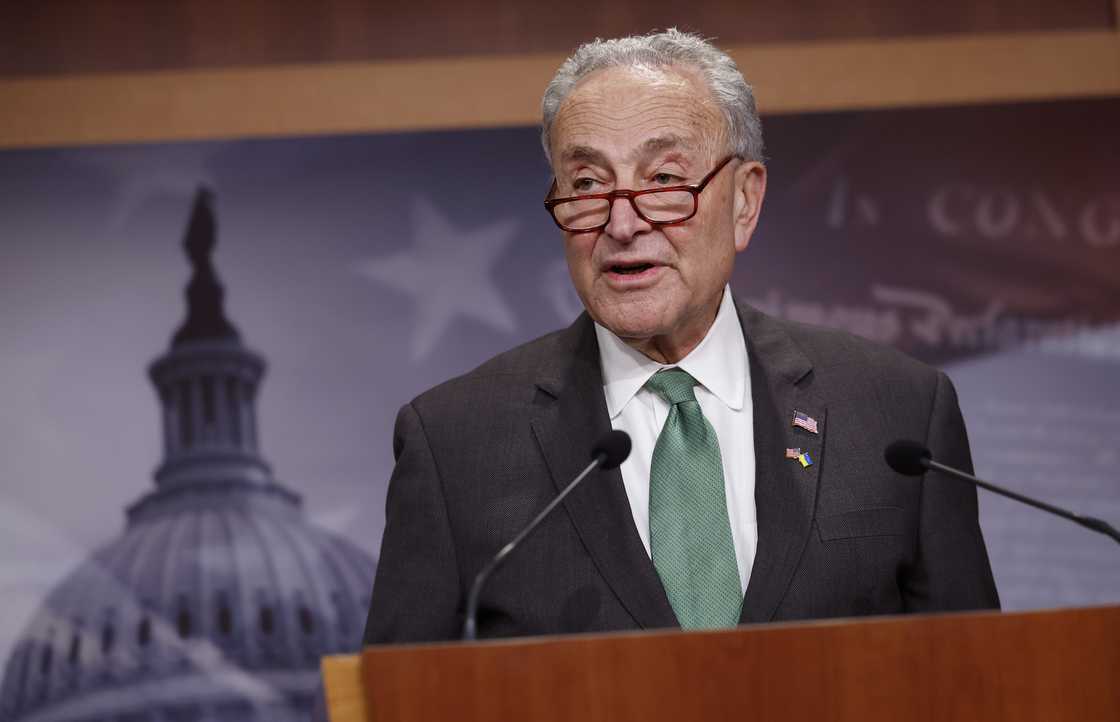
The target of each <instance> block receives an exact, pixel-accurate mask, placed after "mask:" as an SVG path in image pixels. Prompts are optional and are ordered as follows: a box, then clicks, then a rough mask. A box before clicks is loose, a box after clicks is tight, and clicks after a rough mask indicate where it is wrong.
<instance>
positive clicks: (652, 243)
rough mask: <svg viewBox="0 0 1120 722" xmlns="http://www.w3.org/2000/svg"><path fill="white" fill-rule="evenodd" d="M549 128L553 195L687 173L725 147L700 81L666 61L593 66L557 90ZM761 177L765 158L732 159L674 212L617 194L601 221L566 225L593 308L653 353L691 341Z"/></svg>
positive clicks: (712, 301)
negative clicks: (692, 204)
mask: <svg viewBox="0 0 1120 722" xmlns="http://www.w3.org/2000/svg"><path fill="white" fill-rule="evenodd" d="M551 138H552V140H551V143H552V147H551V151H552V158H553V171H554V172H555V175H556V190H555V193H554V195H555V196H556V197H564V196H572V195H581V194H586V193H605V192H608V191H611V190H616V189H622V188H626V189H633V190H640V189H646V188H655V187H658V186H670V185H685V184H693V183H696V182H698V181H699V180H700V179H702V178H703V177H704V176H705V175H707V174H708V172H709V171H710V170H712V169H713V168H714V167H715V166H716V164H717V163H718V162H719V161H720V160H722V159H723V157H725V155H726V148H727V147H728V143H727V139H726V133H725V130H724V123H723V119H722V116H721V115H720V114H719V111H718V109H717V108H716V107H715V105H714V101H713V100H712V98H711V95H710V92H709V91H708V90H707V88H706V86H705V85H704V84H703V81H702V80H701V79H700V78H699V77H698V76H696V75H695V73H694V72H693V71H692V70H690V69H675V68H655V69H650V68H609V69H606V70H600V71H597V72H595V73H593V74H591V75H590V76H588V77H587V78H585V79H584V80H583V81H582V82H581V83H580V84H579V85H578V86H577V87H576V89H575V90H574V91H572V93H571V94H570V95H569V96H568V97H567V98H566V99H565V100H564V103H563V104H562V105H561V107H560V111H559V113H558V114H557V118H556V121H555V123H554V126H553V130H552V136H551ZM765 181H766V174H765V168H763V166H761V165H760V164H758V163H748V162H745V161H742V160H738V159H736V160H733V161H732V162H731V163H730V164H728V165H727V166H726V167H724V168H723V169H722V170H721V171H720V172H719V173H718V174H717V175H716V176H715V177H714V178H713V179H712V180H711V182H710V183H709V184H708V186H707V187H706V188H705V190H704V192H703V193H701V194H700V197H699V206H698V209H697V212H696V215H695V216H693V217H692V218H691V219H689V220H688V221H685V222H684V223H681V224H679V225H671V226H653V225H651V224H649V223H647V222H646V221H643V220H642V219H641V218H640V217H639V216H638V215H637V214H636V213H635V212H634V208H633V206H632V205H631V204H630V202H629V200H627V199H624V198H623V199H617V200H615V201H614V203H613V206H612V208H611V216H610V222H609V223H608V224H607V226H606V228H604V229H602V230H600V231H592V232H585V233H565V234H564V244H565V252H566V256H567V260H568V269H569V271H570V272H571V276H572V282H573V284H574V285H575V288H576V291H577V292H578V293H579V296H580V298H581V299H582V300H583V305H584V306H585V307H586V308H587V311H588V313H589V314H590V315H591V317H592V318H594V319H595V320H596V321H598V322H599V323H601V324H602V325H604V326H606V327H607V328H608V329H610V330H611V331H612V332H614V333H615V334H616V335H618V336H619V337H621V338H623V339H626V340H627V341H628V342H631V343H632V344H634V345H636V346H638V347H639V348H642V347H643V346H644V345H648V344H652V345H653V346H655V347H658V348H661V350H662V351H664V352H665V353H653V354H649V352H648V351H646V352H647V354H648V355H651V356H653V357H655V358H656V357H658V356H662V355H664V356H669V357H671V356H673V355H675V354H674V352H673V350H674V349H675V350H676V351H681V352H683V353H687V352H688V351H689V350H691V348H692V347H693V346H695V345H696V343H698V342H699V341H700V340H701V339H702V338H703V336H704V334H705V333H707V329H708V328H709V326H710V325H711V322H712V320H713V319H714V318H715V313H716V310H717V309H718V307H719V301H720V298H721V296H722V292H723V287H724V285H725V284H726V283H727V282H728V280H729V279H730V277H731V269H732V266H733V263H734V258H735V254H736V253H737V252H738V251H742V250H744V249H745V248H746V247H747V243H748V242H749V239H750V235H751V232H753V230H754V226H755V223H756V222H757V216H758V211H759V209H760V208H761V205H762V196H763V194H764V192H765ZM643 350H646V349H645V348H643ZM682 355H683V354H682ZM668 360H670V361H673V360H677V359H673V358H669V359H668Z"/></svg>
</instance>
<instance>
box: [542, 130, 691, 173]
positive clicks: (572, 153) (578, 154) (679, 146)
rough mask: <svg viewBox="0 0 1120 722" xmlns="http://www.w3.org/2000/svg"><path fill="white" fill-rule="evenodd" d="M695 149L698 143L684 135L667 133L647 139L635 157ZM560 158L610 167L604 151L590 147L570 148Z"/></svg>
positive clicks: (569, 161)
mask: <svg viewBox="0 0 1120 722" xmlns="http://www.w3.org/2000/svg"><path fill="white" fill-rule="evenodd" d="M695 149H696V143H695V142H693V141H692V140H690V139H688V138H685V137H684V136H682V135H677V134H676V133H666V134H665V135H658V136H654V137H653V138H647V139H646V140H645V141H643V142H642V144H641V145H640V146H638V148H637V149H636V150H635V152H634V155H635V156H637V157H640V158H649V157H650V156H654V155H657V154H658V153H664V152H665V151H670V150H678V151H692V150H695ZM560 158H561V159H562V161H563V162H566V163H588V164H591V165H600V166H609V165H610V161H609V160H608V158H607V156H606V155H605V154H604V153H603V152H602V151H600V150H597V149H596V148H593V147H592V146H589V145H572V146H568V147H567V148H565V149H564V150H563V151H562V152H561V153H560Z"/></svg>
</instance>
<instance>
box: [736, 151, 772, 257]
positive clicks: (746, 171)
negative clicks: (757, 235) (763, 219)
mask: <svg viewBox="0 0 1120 722" xmlns="http://www.w3.org/2000/svg"><path fill="white" fill-rule="evenodd" d="M732 182H733V183H734V186H733V187H732V189H731V192H732V193H733V194H734V198H733V203H732V213H733V214H734V217H733V218H732V223H734V224H735V228H734V230H735V251H736V252H738V253H741V252H742V251H745V250H747V244H749V243H750V242H751V236H752V235H754V229H755V227H756V226H758V217H759V215H760V214H761V213H762V199H763V198H764V197H765V196H766V166H764V165H762V164H761V163H759V162H758V161H753V160H752V161H747V162H745V163H742V164H741V165H739V166H738V167H737V168H735V175H734V180H733V181H732Z"/></svg>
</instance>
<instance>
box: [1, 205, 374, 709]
mask: <svg viewBox="0 0 1120 722" xmlns="http://www.w3.org/2000/svg"><path fill="white" fill-rule="evenodd" d="M211 206H212V196H211V194H210V193H209V191H206V190H200V191H199V192H198V195H197V197H196V199H195V203H194V208H193V211H192V214H191V220H190V223H189V226H188V229H187V234H186V238H185V241H184V246H185V248H186V251H187V255H188V257H189V258H190V261H191V265H192V266H193V269H194V273H193V276H192V278H191V280H190V283H189V285H188V286H187V302H188V304H187V306H188V308H187V318H186V321H185V322H184V323H183V325H182V327H181V328H179V329H178V330H177V331H176V332H175V334H174V337H173V340H172V343H171V348H170V349H169V350H168V351H167V353H165V354H163V355H162V356H160V357H159V358H158V359H156V360H155V361H154V362H153V363H152V365H151V367H150V369H149V372H150V376H151V379H152V381H153V383H154V384H155V386H156V389H157V392H158V396H159V401H160V404H161V406H162V410H163V413H162V421H163V447H164V458H163V461H162V463H161V464H160V466H159V468H158V469H157V470H156V472H155V486H156V488H155V490H153V491H150V492H148V493H147V494H145V495H143V496H142V497H141V498H140V499H138V500H137V501H135V502H134V503H133V504H131V505H130V506H129V507H127V508H126V510H125V515H126V528H125V531H124V533H123V534H122V535H121V536H119V537H117V538H116V539H114V540H112V541H111V542H109V543H108V544H106V545H105V546H103V547H102V548H100V549H99V550H97V551H96V552H94V553H93V555H92V556H90V557H89V559H87V560H86V561H85V562H83V563H82V564H81V565H80V566H79V567H78V568H77V570H75V571H74V572H72V573H71V574H70V575H69V576H68V577H66V578H65V579H64V580H63V581H62V582H61V583H59V584H58V585H57V586H56V587H55V588H54V589H53V590H52V591H51V592H50V593H49V594H48V596H47V598H46V600H45V602H44V603H43V605H42V606H41V608H40V609H39V610H38V612H37V613H36V614H35V615H34V617H33V618H32V620H31V622H30V623H29V625H28V626H27V628H26V630H25V631H24V633H23V635H22V637H21V638H20V640H19V642H18V643H17V644H16V646H15V648H14V651H13V653H12V655H11V656H10V657H9V659H8V662H7V665H6V668H5V671H4V679H3V685H2V686H0V721H2V722H32V721H34V722H48V721H50V722H56V721H57V722H62V721H66V722H85V721H87V720H88V721H90V722H93V721H95V720H96V721H100V720H128V721H129V722H146V721H148V720H152V721H153V722H154V721H156V720H160V721H164V720H175V721H176V722H188V721H191V722H194V721H198V722H210V721H211V720H213V721H215V722H216V721H219V720H220V721H223V722H224V721H226V720H229V721H236V722H256V721H258V720H260V721H262V722H263V721H267V722H286V721H287V720H301V721H302V720H306V719H308V716H309V714H310V712H311V708H312V705H313V703H314V700H315V695H316V691H317V688H318V684H319V669H318V664H319V658H320V657H321V656H322V655H324V654H331V653H337V652H346V651H353V650H355V649H357V648H358V646H359V644H360V641H361V635H362V625H363V622H364V619H365V610H366V609H367V608H368V603H369V592H370V587H371V585H372V582H373V574H374V568H375V561H374V560H373V558H371V557H370V556H369V555H367V554H365V553H364V552H362V551H361V550H359V549H358V548H357V547H356V546H354V545H353V544H351V543H350V542H348V541H346V540H345V539H343V538H342V537H339V536H337V535H334V534H332V533H330V532H327V531H325V530H322V529H319V528H316V527H315V526H313V525H312V524H310V523H309V522H308V521H307V520H306V519H305V518H304V516H303V511H302V509H301V500H300V497H299V496H298V495H297V494H295V493H293V492H291V491H289V490H287V489H285V488H283V487H282V486H281V485H279V484H278V483H277V482H276V481H275V480H274V479H273V477H272V471H271V469H270V468H269V466H268V464H267V463H266V462H265V460H264V459H263V458H262V457H261V455H260V453H259V451H258V446H257V424H256V410H255V398H256V392H257V388H258V386H259V384H260V381H261V378H262V376H263V374H264V370H265V362H264V359H263V358H262V357H261V356H259V355H258V354H256V353H254V352H253V351H251V350H249V349H248V348H246V347H245V346H244V345H243V344H242V342H241V340H240V337H239V335H238V332H237V330H236V329H235V328H234V326H233V324H232V323H231V322H230V321H229V320H228V319H227V318H226V316H225V312H224V310H223V305H222V287H221V285H220V283H219V281H218V277H217V274H216V272H215V271H214V268H213V266H212V265H211V261H210V256H211V253H212V252H213V248H214V245H215V243H216V223H215V219H214V214H213V210H212V207H211Z"/></svg>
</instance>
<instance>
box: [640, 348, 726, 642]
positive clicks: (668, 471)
mask: <svg viewBox="0 0 1120 722" xmlns="http://www.w3.org/2000/svg"><path fill="white" fill-rule="evenodd" d="M695 385H696V379H694V378H692V376H690V375H689V374H688V373H687V372H685V371H682V370H681V369H678V368H671V369H666V370H664V371H660V372H658V373H656V374H654V375H653V376H652V377H651V378H650V380H649V381H647V382H646V388H648V389H650V390H651V391H653V392H654V393H656V394H657V395H659V396H661V398H663V399H665V400H666V401H667V402H669V416H668V418H666V419H665V426H664V427H662V429H661V434H660V435H659V436H658V437H657V445H656V446H655V447H654V449H653V463H652V464H651V467H650V479H649V544H650V552H651V554H652V556H653V565H654V566H655V567H656V568H657V573H658V575H660V576H661V583H662V584H663V585H664V586H665V591H666V593H667V594H668V595H669V603H670V604H672V605H673V611H674V612H676V614H677V620H678V621H680V623H681V627H683V628H684V629H711V628H718V627H733V626H735V624H736V623H738V621H739V611H740V607H741V606H742V603H743V594H742V591H741V588H740V586H739V568H738V565H737V563H736V561H735V545H734V543H733V542H732V540H731V524H730V522H728V520H727V499H726V495H725V493H724V488H723V463H722V461H721V458H720V453H719V442H718V440H717V439H716V432H715V429H713V428H712V425H711V424H710V423H708V420H707V419H705V418H704V412H703V411H701V410H700V404H699V403H698V402H697V401H696V394H695V393H694V392H693V386H695Z"/></svg>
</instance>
